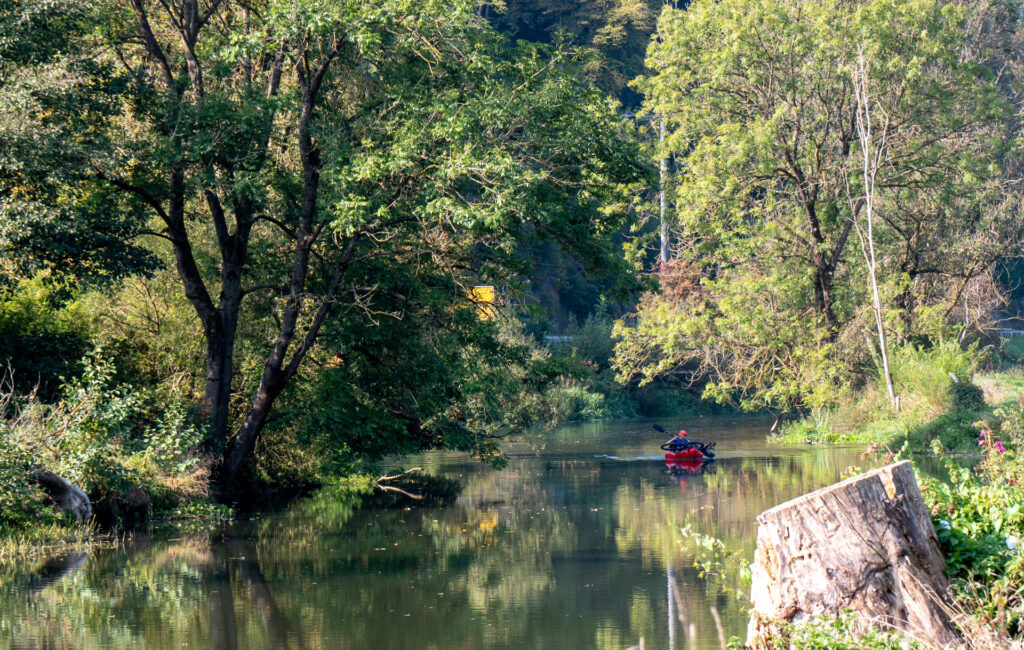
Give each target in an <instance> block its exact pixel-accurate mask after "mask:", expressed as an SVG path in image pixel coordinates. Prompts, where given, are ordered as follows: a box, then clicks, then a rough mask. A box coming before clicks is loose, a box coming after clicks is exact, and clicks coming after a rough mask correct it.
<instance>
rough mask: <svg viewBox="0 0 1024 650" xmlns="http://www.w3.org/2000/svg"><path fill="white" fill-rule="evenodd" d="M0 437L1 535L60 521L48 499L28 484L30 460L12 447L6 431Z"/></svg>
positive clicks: (19, 449)
mask: <svg viewBox="0 0 1024 650" xmlns="http://www.w3.org/2000/svg"><path fill="white" fill-rule="evenodd" d="M3 433H4V435H3V436H0V535H5V534H7V533H9V532H10V531H12V530H17V529H21V528H26V527H28V526H30V525H31V526H44V525H47V524H52V523H54V522H55V521H57V520H58V519H59V518H58V517H57V516H56V514H55V513H54V511H53V510H52V509H51V508H49V507H48V506H49V502H50V501H49V498H47V496H46V495H45V494H44V493H43V492H42V490H40V489H39V488H38V486H36V484H35V483H33V482H30V481H29V480H28V472H29V468H30V467H31V459H30V458H29V457H28V455H27V454H26V453H25V451H24V450H23V449H21V448H19V447H18V446H16V445H14V444H13V443H12V442H11V441H10V440H9V439H8V437H7V435H6V434H7V432H6V430H5V431H4V432H3Z"/></svg>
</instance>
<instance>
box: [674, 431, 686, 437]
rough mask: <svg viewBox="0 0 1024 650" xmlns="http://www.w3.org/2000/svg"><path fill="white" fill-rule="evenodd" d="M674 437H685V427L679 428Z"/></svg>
mask: <svg viewBox="0 0 1024 650" xmlns="http://www.w3.org/2000/svg"><path fill="white" fill-rule="evenodd" d="M676 437H677V438H685V437H686V429H680V430H679V433H677V434H676Z"/></svg>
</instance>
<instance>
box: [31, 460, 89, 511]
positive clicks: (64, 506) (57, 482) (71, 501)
mask: <svg viewBox="0 0 1024 650" xmlns="http://www.w3.org/2000/svg"><path fill="white" fill-rule="evenodd" d="M30 477H31V478H32V480H33V481H35V482H36V483H38V484H39V486H40V487H42V488H43V491H44V492H46V494H48V495H49V497H50V498H51V499H53V502H54V503H55V504H56V505H57V507H58V508H60V509H61V510H63V511H65V512H70V513H71V514H73V515H74V516H75V519H76V520H78V522H79V523H88V522H89V521H90V520H92V503H91V502H90V501H89V497H87V496H86V495H85V492H83V491H82V489H81V488H79V487H78V486H77V485H75V484H74V483H72V482H71V481H69V480H67V479H66V478H64V477H63V476H58V475H57V474H54V473H53V472H48V471H46V470H45V469H36V470H33V471H32V473H31V474H30Z"/></svg>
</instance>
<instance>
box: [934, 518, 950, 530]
mask: <svg viewBox="0 0 1024 650" xmlns="http://www.w3.org/2000/svg"><path fill="white" fill-rule="evenodd" d="M936 528H938V529H939V530H949V522H948V521H946V520H945V519H940V520H939V525H938V526H936Z"/></svg>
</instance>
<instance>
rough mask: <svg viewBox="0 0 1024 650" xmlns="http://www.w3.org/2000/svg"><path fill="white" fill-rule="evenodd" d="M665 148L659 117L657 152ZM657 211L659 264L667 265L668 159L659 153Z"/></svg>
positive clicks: (663, 128)
mask: <svg viewBox="0 0 1024 650" xmlns="http://www.w3.org/2000/svg"><path fill="white" fill-rule="evenodd" d="M664 146H665V116H664V115H662V116H661V126H660V130H659V132H658V148H659V150H660V149H661V148H663V147H664ZM658 157H659V160H658V209H659V213H660V215H661V263H662V265H665V264H668V258H669V251H668V222H667V221H665V210H666V207H667V204H666V200H665V184H666V182H667V181H668V157H667V156H665V153H664V152H663V151H661V152H660V153H659V154H658Z"/></svg>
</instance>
